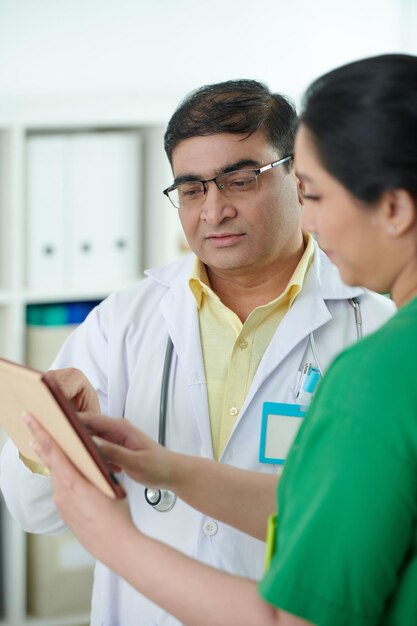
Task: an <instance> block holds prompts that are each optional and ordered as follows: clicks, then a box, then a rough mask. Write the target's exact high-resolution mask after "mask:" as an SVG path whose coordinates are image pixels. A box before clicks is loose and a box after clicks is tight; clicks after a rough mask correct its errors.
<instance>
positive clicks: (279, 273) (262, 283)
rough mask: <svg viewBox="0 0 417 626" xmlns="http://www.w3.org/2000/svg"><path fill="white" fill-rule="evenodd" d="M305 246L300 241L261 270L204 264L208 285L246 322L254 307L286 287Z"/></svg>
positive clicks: (262, 303) (265, 301) (269, 299)
mask: <svg viewBox="0 0 417 626" xmlns="http://www.w3.org/2000/svg"><path fill="white" fill-rule="evenodd" d="M304 250H305V244H304V242H302V245H301V247H300V248H299V249H298V250H296V251H295V252H294V253H293V254H291V255H289V256H288V257H286V258H285V259H284V260H283V259H279V260H277V262H276V263H274V264H270V265H268V267H266V268H264V269H263V270H260V269H259V268H254V269H253V270H252V271H251V270H250V268H244V269H242V270H239V271H236V272H223V271H221V270H217V269H213V268H210V267H208V266H206V271H207V276H208V279H209V281H210V287H211V289H212V290H213V291H214V293H216V294H217V296H218V297H219V298H220V300H221V301H222V302H223V304H224V305H225V306H227V307H228V308H229V309H231V310H232V311H234V313H236V315H237V316H238V317H239V319H240V320H241V322H242V323H245V321H246V320H247V318H248V317H249V315H250V314H251V312H252V311H253V310H254V309H256V308H257V307H258V306H262V305H264V304H268V302H271V301H272V300H275V299H276V298H278V296H280V295H281V294H282V293H283V292H284V291H285V289H286V287H287V285H288V282H289V280H290V278H291V276H292V275H293V274H294V271H295V269H296V267H297V265H298V263H299V262H300V259H301V257H302V256H303V254H304Z"/></svg>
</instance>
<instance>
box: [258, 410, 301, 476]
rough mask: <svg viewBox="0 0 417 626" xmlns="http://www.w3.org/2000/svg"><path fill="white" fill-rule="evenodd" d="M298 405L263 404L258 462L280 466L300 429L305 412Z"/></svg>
mask: <svg viewBox="0 0 417 626" xmlns="http://www.w3.org/2000/svg"><path fill="white" fill-rule="evenodd" d="M303 408H305V407H302V406H300V405H299V404H286V403H283V402H264V405H263V409H262V424H261V441H260V445H259V462H260V463H274V464H276V465H282V464H283V463H284V462H285V459H286V458H287V455H288V452H289V449H290V447H291V444H292V442H293V441H294V439H295V436H296V434H297V433H298V429H299V428H300V426H301V424H302V421H303V417H304V416H305V411H304V410H303Z"/></svg>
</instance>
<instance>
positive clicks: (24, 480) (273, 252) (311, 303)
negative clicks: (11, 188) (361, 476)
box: [0, 80, 393, 626]
mask: <svg viewBox="0 0 417 626" xmlns="http://www.w3.org/2000/svg"><path fill="white" fill-rule="evenodd" d="M295 129H296V114H295V111H294V109H293V106H292V104H291V103H290V102H289V101H288V100H287V99H286V98H285V97H283V96H281V95H278V94H271V93H270V92H269V90H268V89H267V88H266V87H265V86H264V85H262V84H260V83H258V82H256V81H250V80H243V81H229V82H226V83H221V84H217V85H211V86H207V87H203V88H201V89H200V90H197V91H196V92H194V93H193V94H191V95H190V96H189V97H188V98H187V99H186V100H185V101H184V102H183V103H182V104H181V105H180V107H179V108H178V109H177V111H176V112H175V113H174V115H173V117H172V118H171V120H170V122H169V125H168V128H167V131H166V135H165V148H166V152H167V155H168V158H169V160H170V162H171V165H172V170H173V175H174V182H173V185H172V186H171V187H169V188H168V189H167V190H165V192H164V193H165V195H167V196H168V198H169V200H170V202H171V204H173V205H174V206H175V207H177V210H178V211H179V217H180V220H181V223H182V226H183V229H184V232H185V235H186V237H187V240H188V242H189V245H190V247H191V249H192V251H193V253H194V254H193V255H192V256H190V257H186V258H184V259H182V260H180V261H177V262H175V263H172V264H170V265H168V266H167V267H164V268H159V269H153V270H150V271H148V272H147V274H148V277H147V278H146V279H145V280H144V281H142V282H139V283H137V284H135V285H133V286H131V287H128V288H127V289H124V290H122V291H120V292H118V293H115V294H113V295H111V296H110V297H109V298H108V299H107V300H105V301H104V302H103V303H102V304H101V305H100V306H98V307H97V308H96V309H95V310H94V311H93V312H92V313H91V314H90V315H89V317H88V318H87V320H86V321H85V322H84V324H82V325H81V326H80V327H79V328H78V329H77V330H76V331H75V332H74V333H73V335H72V336H71V337H70V338H69V340H68V341H67V342H66V344H65V345H64V347H63V349H62V350H61V352H60V354H59V355H58V358H57V360H56V361H55V363H54V367H55V368H63V367H69V366H71V367H77V368H79V369H81V370H82V371H83V372H84V374H85V375H86V376H87V377H88V378H89V380H90V381H91V383H92V384H93V386H94V388H95V389H96V390H97V393H98V397H99V400H100V405H101V410H102V412H103V413H105V414H108V415H114V416H119V415H123V416H124V417H125V418H126V419H128V420H130V421H132V422H133V423H134V424H135V425H137V426H138V427H140V428H141V429H142V430H144V431H145V432H146V433H148V434H149V435H151V436H152V437H153V438H155V439H158V424H159V404H160V393H161V376H162V369H163V363H164V358H165V353H166V345H167V340H168V337H170V338H171V340H172V343H173V347H174V349H173V354H172V358H171V364H170V370H169V379H168V386H167V389H166V396H167V418H166V445H167V446H168V447H169V448H171V449H173V450H176V451H179V452H185V453H188V454H192V455H196V456H202V457H206V458H214V459H216V460H218V461H219V462H221V463H226V464H230V465H234V466H236V467H240V468H244V469H249V470H253V471H257V472H264V473H276V472H277V466H276V465H274V464H270V463H268V464H262V463H260V462H259V460H258V459H259V440H260V427H261V415H262V406H263V403H264V402H279V403H296V402H297V397H296V384H297V380H298V378H299V372H300V370H301V369H302V367H303V365H304V364H306V363H312V364H313V365H315V366H317V367H318V368H320V369H322V370H325V369H326V368H327V366H328V364H329V362H330V361H331V360H332V358H333V357H334V356H335V355H336V353H337V352H339V351H340V350H341V349H343V348H344V347H345V346H347V345H349V344H350V343H352V342H354V341H355V340H356V339H357V336H358V335H359V334H360V333H359V330H360V329H362V330H363V332H364V333H368V332H370V331H372V330H374V329H376V328H377V327H378V326H379V325H381V324H382V323H383V322H385V320H386V319H387V318H388V317H389V316H390V314H391V313H392V312H393V305H392V304H391V302H390V301H389V300H388V299H386V298H384V297H382V296H378V295H376V294H372V293H370V292H368V291H366V290H363V289H360V288H352V287H347V286H345V285H344V284H343V283H342V282H341V280H340V278H339V275H338V272H337V270H336V269H335V267H334V266H333V265H332V264H331V262H330V261H329V259H328V257H327V256H326V255H325V254H324V253H323V252H322V251H320V250H319V249H318V247H317V246H316V244H315V243H314V241H313V239H312V237H311V235H308V234H306V233H302V231H301V226H300V217H301V210H302V192H303V190H302V189H301V188H300V184H299V181H298V179H297V177H296V174H295V172H294V170H293V167H292V152H293V142H294V135H295ZM167 210H174V209H173V207H172V206H171V205H168V201H167ZM317 210H319V202H318V209H317ZM335 211H337V207H335ZM352 299H353V305H354V306H352ZM357 302H359V307H360V308H359V311H358V308H357V304H356V303H357ZM284 456H285V455H284ZM0 480H1V488H2V491H3V494H4V497H5V500H6V503H7V506H8V508H9V510H10V512H11V513H12V515H13V516H14V517H15V518H16V519H17V520H18V522H19V523H20V524H21V525H22V527H23V528H24V529H25V530H27V531H30V532H42V533H56V532H59V531H60V530H61V529H62V526H63V525H62V522H61V521H60V519H59V517H58V515H57V512H56V509H55V507H54V505H53V502H52V499H51V491H50V484H49V479H48V477H47V476H44V475H41V474H39V473H37V472H36V471H35V472H32V471H31V469H29V467H28V466H27V465H26V464H25V462H24V460H22V459H20V458H19V454H18V452H17V450H16V448H15V447H14V446H13V444H12V443H11V442H8V443H7V444H6V445H5V447H4V449H3V451H2V455H1V468H0ZM121 480H122V482H123V485H124V487H125V489H126V491H127V493H128V497H129V502H130V507H131V511H132V516H133V519H134V521H135V523H136V524H137V526H138V527H139V528H140V529H141V530H142V531H143V532H144V533H146V534H148V535H151V536H153V537H156V538H158V539H160V540H162V541H163V542H166V543H168V544H170V545H172V546H174V547H176V548H177V549H178V550H180V551H182V552H185V553H186V554H188V555H191V556H192V557H195V558H197V559H200V560H201V561H204V562H205V563H209V564H211V565H213V566H214V567H217V568H221V569H224V570H226V571H229V572H232V573H234V574H241V575H242V576H245V577H249V578H253V579H257V578H260V577H261V574H262V565H263V556H264V544H263V543H262V542H261V541H259V540H257V539H253V538H251V537H249V536H248V535H245V534H244V533H242V532H239V531H237V530H234V529H233V528H231V527H230V526H228V525H227V524H223V523H221V522H219V521H217V520H215V519H211V518H209V517H207V516H205V515H203V514H201V513H199V512H197V511H196V510H194V509H192V508H191V507H190V506H188V505H187V504H185V503H184V502H182V501H181V500H179V499H178V500H177V502H176V504H175V505H174V507H173V508H172V509H171V510H169V511H167V512H159V511H157V510H155V509H153V508H152V507H151V506H150V505H149V504H148V503H147V502H146V500H145V497H144V489H143V486H141V485H139V484H137V483H135V482H134V481H132V480H131V479H129V478H128V477H127V476H122V479H121ZM219 488H220V486H219ZM109 541H115V542H117V536H115V537H109ZM156 565H157V564H156ZM140 566H141V563H140V558H138V563H137V567H140ZM215 601H216V599H215V598H213V602H215ZM91 624H92V625H93V626H103V625H105V626H132V625H133V624H135V625H136V626H151V625H156V624H157V625H158V626H159V625H161V626H162V625H164V626H165V625H169V626H174V625H175V624H178V622H177V621H176V620H175V619H174V618H172V617H170V616H169V615H167V614H166V613H165V612H164V611H162V610H161V609H160V608H158V607H157V606H156V605H154V604H153V603H152V602H150V601H148V600H147V599H145V598H144V597H142V596H141V595H140V594H139V593H137V592H136V591H134V590H133V589H132V588H131V587H130V586H129V585H128V584H127V583H125V582H124V581H123V580H122V579H120V578H119V577H118V576H116V575H115V574H113V573H112V572H111V571H109V570H108V569H107V568H106V567H104V566H103V565H101V564H100V563H98V564H97V566H96V573H95V581H94V591H93V601H92V617H91Z"/></svg>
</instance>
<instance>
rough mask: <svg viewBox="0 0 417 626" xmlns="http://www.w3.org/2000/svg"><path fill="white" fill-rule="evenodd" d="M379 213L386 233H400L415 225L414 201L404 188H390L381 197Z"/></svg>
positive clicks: (416, 219) (415, 211)
mask: <svg viewBox="0 0 417 626" xmlns="http://www.w3.org/2000/svg"><path fill="white" fill-rule="evenodd" d="M380 215H381V219H382V224H383V227H384V228H385V230H386V231H387V233H389V234H390V235H402V234H404V233H406V232H408V231H409V230H410V229H411V228H415V226H416V222H417V207H416V201H415V199H414V198H413V197H412V196H411V194H410V193H409V192H408V191H406V190H405V189H391V190H389V191H386V192H385V193H384V194H383V196H382V198H381V213H380Z"/></svg>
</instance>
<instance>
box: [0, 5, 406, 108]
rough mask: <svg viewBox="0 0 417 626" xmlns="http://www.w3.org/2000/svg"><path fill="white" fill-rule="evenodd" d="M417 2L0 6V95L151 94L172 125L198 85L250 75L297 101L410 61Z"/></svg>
mask: <svg viewBox="0 0 417 626" xmlns="http://www.w3.org/2000/svg"><path fill="white" fill-rule="evenodd" d="M415 4H416V3H415V2H414V1H413V0H350V1H347V0H346V1H345V0H316V1H314V0H256V1H255V0H253V1H250V2H249V1H248V0H205V1H203V0H159V1H153V2H149V1H148V0H0V97H1V96H3V97H4V96H15V95H29V94H31V95H34V94H35V95H40V94H60V95H64V94H65V95H66V94H96V95H103V97H104V96H108V95H109V94H113V95H114V94H118V95H119V96H123V95H124V96H126V97H128V96H129V94H132V93H147V94H149V93H152V94H154V95H155V94H159V96H160V98H161V101H162V103H163V107H164V110H166V114H167V115H169V113H170V112H171V111H172V108H173V107H174V106H175V105H176V104H177V102H178V100H179V99H180V98H181V97H182V96H183V95H185V93H186V92H188V91H189V90H191V89H193V88H194V87H196V86H198V85H201V84H204V83H210V82H214V81H218V80H225V79H227V78H236V77H253V78H258V79H262V80H264V81H266V82H267V83H268V84H269V85H270V86H271V87H272V88H274V89H276V90H279V91H282V92H285V93H288V94H289V95H291V96H293V98H294V99H295V100H296V101H297V100H298V99H299V97H300V95H301V93H302V92H303V90H304V88H305V87H306V85H307V84H308V83H309V82H310V81H311V80H312V79H313V78H315V77H316V76H317V75H318V74H320V73H322V72H323V71H325V70H327V69H330V68H331V67H334V66H336V65H338V64H341V63H343V62H345V61H348V60H351V59H354V58H359V57H361V56H366V55H372V54H377V53H382V52H388V51H411V52H413V51H414V52H416V51H417V49H416V46H417V44H416V43H415V37H414V35H413V33H415V32H416V26H417V14H416V9H415V8H414V5H415ZM413 46H414V48H415V49H414V50H412V49H410V48H412V47H413Z"/></svg>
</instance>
